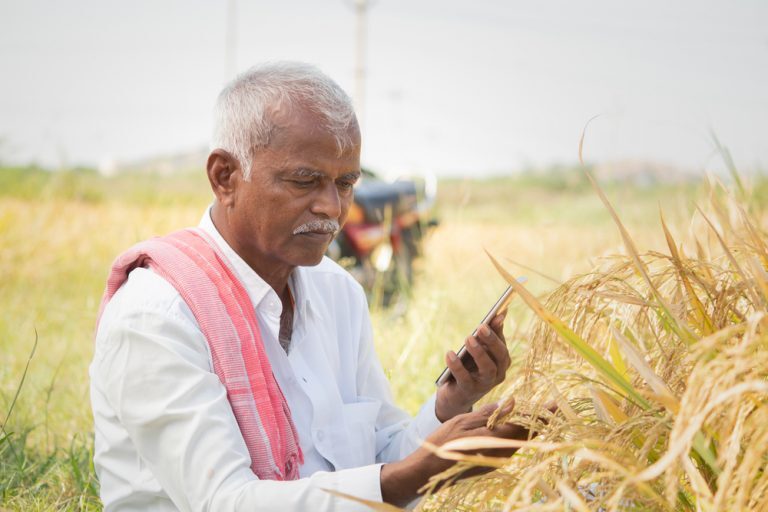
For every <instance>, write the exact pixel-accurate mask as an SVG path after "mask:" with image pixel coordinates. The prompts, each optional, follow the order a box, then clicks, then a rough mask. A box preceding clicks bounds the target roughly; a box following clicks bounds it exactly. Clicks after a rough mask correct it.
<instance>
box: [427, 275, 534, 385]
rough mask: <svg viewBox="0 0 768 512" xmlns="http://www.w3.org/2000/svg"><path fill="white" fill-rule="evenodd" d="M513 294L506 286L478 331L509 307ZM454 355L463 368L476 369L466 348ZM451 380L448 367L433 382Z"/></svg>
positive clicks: (440, 382) (475, 333) (518, 280)
mask: <svg viewBox="0 0 768 512" xmlns="http://www.w3.org/2000/svg"><path fill="white" fill-rule="evenodd" d="M526 281H528V278H526V277H524V276H521V277H518V278H517V282H518V283H520V284H523V283H525V282H526ZM514 293H515V289H514V288H512V286H508V287H507V289H506V290H504V293H502V294H501V297H499V300H497V301H496V303H495V304H494V305H493V307H492V308H491V309H490V310H489V311H488V313H487V314H486V315H485V317H483V320H482V321H481V322H480V324H479V325H478V329H479V328H480V325H489V324H490V323H491V320H493V319H494V318H496V315H498V314H499V313H501V312H502V311H504V310H505V309H506V308H507V306H509V303H510V301H512V296H513V295H514ZM476 335H477V329H475V330H474V331H472V336H476ZM456 355H457V356H458V357H459V359H460V360H461V362H462V363H463V364H464V367H466V368H467V369H468V370H470V371H471V370H474V369H476V368H477V366H476V365H475V360H474V359H472V356H471V355H470V353H469V352H468V351H467V347H466V346H464V345H462V346H461V348H460V349H459V351H458V352H456ZM451 378H453V374H452V373H451V370H450V369H448V367H446V368H445V370H443V373H441V374H440V376H439V377H438V378H437V380H436V381H435V384H436V385H437V386H442V385H443V384H444V383H446V382H448V381H449V380H450V379H451Z"/></svg>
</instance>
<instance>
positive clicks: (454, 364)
mask: <svg viewBox="0 0 768 512" xmlns="http://www.w3.org/2000/svg"><path fill="white" fill-rule="evenodd" d="M445 365H446V366H447V367H448V369H449V370H451V374H452V375H453V378H454V379H456V382H457V383H459V384H462V383H469V382H472V375H470V373H469V370H467V369H466V368H465V367H464V363H462V362H461V359H459V356H457V355H456V352H454V351H453V350H449V351H448V353H446V354H445Z"/></svg>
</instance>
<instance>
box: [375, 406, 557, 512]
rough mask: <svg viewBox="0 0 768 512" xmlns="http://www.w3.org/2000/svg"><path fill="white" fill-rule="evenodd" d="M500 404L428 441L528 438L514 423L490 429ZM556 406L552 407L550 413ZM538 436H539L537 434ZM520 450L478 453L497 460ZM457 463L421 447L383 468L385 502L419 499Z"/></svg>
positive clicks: (457, 420) (458, 420)
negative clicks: (433, 480)
mask: <svg viewBox="0 0 768 512" xmlns="http://www.w3.org/2000/svg"><path fill="white" fill-rule="evenodd" d="M496 407H497V406H496V404H489V405H486V406H484V407H482V408H480V410H478V411H474V412H470V413H466V414H459V415H457V416H455V417H453V418H452V419H450V420H448V421H446V422H445V423H444V424H443V425H442V426H441V427H440V428H438V429H437V430H436V431H435V432H433V433H432V435H430V436H429V437H428V438H427V442H429V443H431V444H433V445H435V446H442V445H443V444H445V443H447V442H448V441H453V440H455V439H461V438H464V437H473V436H486V437H495V438H501V439H519V440H525V439H528V430H527V429H526V428H525V427H523V426H520V425H516V424H513V423H499V424H497V425H496V426H495V427H494V428H493V430H491V429H489V428H488V427H487V423H488V418H489V417H490V416H491V414H493V412H494V411H495V410H496ZM513 407H514V402H512V403H509V404H507V405H506V406H505V409H506V410H507V411H509V410H511V409H512V408H513ZM555 409H556V408H555V407H554V406H552V407H549V410H550V412H554V411H555ZM534 435H535V434H534ZM515 451H516V449H513V448H506V449H489V450H478V451H477V453H482V454H484V455H489V456H495V457H509V456H511V455H512V454H513V453H514V452H515ZM453 464H455V461H452V460H446V459H441V458H440V457H438V456H437V455H435V454H434V453H432V452H431V451H430V450H428V449H427V448H424V447H421V448H419V449H418V450H416V451H415V452H414V453H412V454H411V455H409V456H408V457H406V458H405V459H403V460H401V461H399V462H393V463H390V464H385V465H384V466H383V467H382V468H381V495H382V498H383V499H384V501H385V502H387V503H391V504H394V505H399V506H403V505H405V504H407V503H409V502H410V501H412V500H413V499H414V498H416V497H417V496H418V490H419V489H420V488H421V487H422V486H423V485H424V484H426V483H427V482H428V481H429V478H430V477H432V476H433V475H436V474H438V473H441V472H443V471H445V470H446V469H448V468H450V467H451V466H452V465H453ZM492 469H493V468H488V467H477V468H473V469H471V470H469V471H467V472H465V473H463V474H462V475H461V476H460V478H467V477H470V476H475V475H478V474H481V473H484V472H488V471H491V470H492Z"/></svg>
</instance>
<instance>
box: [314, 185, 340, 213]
mask: <svg viewBox="0 0 768 512" xmlns="http://www.w3.org/2000/svg"><path fill="white" fill-rule="evenodd" d="M311 211H312V213H315V214H318V215H323V216H325V217H328V218H329V219H338V218H339V217H340V216H341V197H339V189H338V188H337V187H336V184H335V183H333V182H331V183H328V184H327V185H325V186H323V187H322V188H321V189H320V191H319V193H318V196H317V197H316V198H315V201H314V202H313V203H312V207H311Z"/></svg>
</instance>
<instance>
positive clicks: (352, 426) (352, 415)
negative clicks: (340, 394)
mask: <svg viewBox="0 0 768 512" xmlns="http://www.w3.org/2000/svg"><path fill="white" fill-rule="evenodd" d="M379 409H381V402H379V401H378V400H366V401H360V402H353V403H349V404H343V405H342V416H343V419H344V431H345V432H344V433H345V438H346V439H345V442H344V445H343V448H342V449H343V451H344V455H345V456H344V457H343V458H344V465H345V466H346V467H359V466H367V465H369V464H375V463H376V418H377V417H378V415H379ZM337 469H339V468H337Z"/></svg>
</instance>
